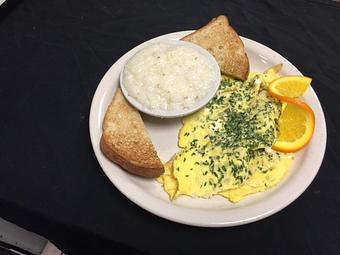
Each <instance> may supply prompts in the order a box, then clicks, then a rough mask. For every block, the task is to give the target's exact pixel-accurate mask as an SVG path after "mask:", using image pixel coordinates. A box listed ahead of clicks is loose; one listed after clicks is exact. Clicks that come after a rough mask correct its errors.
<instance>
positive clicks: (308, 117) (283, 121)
mask: <svg viewBox="0 0 340 255" xmlns="http://www.w3.org/2000/svg"><path fill="white" fill-rule="evenodd" d="M286 99H288V100H287V101H286V102H287V105H286V107H285V108H284V110H283V112H282V114H281V117H280V119H279V127H278V128H279V132H278V137H277V139H276V141H275V143H274V145H273V149H274V150H277V151H281V152H296V151H298V150H300V149H302V148H303V147H305V146H306V145H307V144H308V143H309V141H310V140H311V138H312V136H313V132H314V127H315V116H314V112H313V110H312V109H311V108H310V106H309V105H307V104H306V103H304V102H302V101H301V100H299V99H294V98H286Z"/></svg>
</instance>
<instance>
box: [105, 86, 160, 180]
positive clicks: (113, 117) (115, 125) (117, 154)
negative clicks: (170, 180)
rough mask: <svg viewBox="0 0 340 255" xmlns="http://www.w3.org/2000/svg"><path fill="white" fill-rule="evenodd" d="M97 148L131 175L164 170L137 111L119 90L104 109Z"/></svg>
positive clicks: (153, 176) (155, 172)
mask: <svg viewBox="0 0 340 255" xmlns="http://www.w3.org/2000/svg"><path fill="white" fill-rule="evenodd" d="M100 149H101V151H102V152H103V153H104V155H105V156H106V157H107V158H108V159H110V160H111V161H113V162H114V163H116V164H118V165H120V166H121V167H122V168H123V169H125V170H127V171H128V172H130V173H132V174H135V175H139V176H143V177H148V178H155V177H158V176H160V175H161V174H162V173H163V172H164V166H163V164H162V162H161V160H160V159H159V157H158V155H157V152H156V150H155V148H154V146H153V144H152V142H151V139H150V137H149V135H148V133H147V130H146V128H145V126H144V123H143V120H142V118H141V116H140V114H139V112H138V111H137V110H136V109H135V108H133V107H132V106H131V105H130V104H129V103H128V102H127V101H126V99H125V98H124V96H123V94H122V92H121V91H120V89H117V91H116V94H115V95H114V97H113V99H112V101H111V104H110V105H109V107H108V109H107V111H106V114H105V118H104V121H103V134H102V137H101V140H100Z"/></svg>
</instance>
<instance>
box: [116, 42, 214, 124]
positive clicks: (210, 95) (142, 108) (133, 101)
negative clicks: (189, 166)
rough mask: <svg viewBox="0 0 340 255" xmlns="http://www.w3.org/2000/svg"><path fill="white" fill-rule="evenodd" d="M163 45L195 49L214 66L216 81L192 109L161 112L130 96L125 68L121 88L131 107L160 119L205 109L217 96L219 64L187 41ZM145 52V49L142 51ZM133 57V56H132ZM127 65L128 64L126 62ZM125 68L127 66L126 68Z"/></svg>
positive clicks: (198, 47) (205, 52) (203, 50)
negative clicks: (126, 86) (125, 79)
mask: <svg viewBox="0 0 340 255" xmlns="http://www.w3.org/2000/svg"><path fill="white" fill-rule="evenodd" d="M161 43H166V44H170V45H174V46H186V47H190V48H192V49H194V50H195V51H196V52H199V53H200V54H201V55H202V56H204V57H205V58H206V59H207V60H208V61H209V62H210V63H211V65H212V67H213V72H214V80H213V81H212V82H211V83H212V85H211V89H210V90H209V91H208V92H207V94H206V95H205V96H203V97H201V98H200V99H199V100H197V101H196V103H195V104H194V105H193V106H192V107H190V108H184V109H180V110H169V111H167V110H160V109H149V108H147V107H145V106H144V105H143V104H141V103H140V102H139V101H138V100H136V99H135V98H134V97H132V96H130V95H129V93H128V91H127V90H126V88H125V86H124V82H123V80H124V79H123V77H124V68H123V70H122V71H121V73H120V87H121V90H122V92H123V94H124V96H125V98H126V99H127V100H128V101H129V103H130V104H131V105H133V106H134V107H135V108H137V109H138V110H139V111H141V112H144V113H146V114H148V115H151V116H155V117H160V118H176V117H182V116H185V115H188V114H191V113H193V112H195V111H197V110H199V109H201V108H202V107H204V106H205V105H206V104H207V103H208V102H209V101H210V99H212V98H213V97H214V95H215V94H216V92H217V90H218V87H219V85H220V82H221V71H220V67H219V65H218V63H217V62H216V60H215V58H214V57H213V56H212V55H211V54H210V53H209V52H208V51H207V50H205V49H203V48H202V47H200V46H198V45H196V44H193V43H189V42H185V41H178V40H164V41H161ZM141 50H143V49H141ZM132 57H133V56H132ZM126 63H127V62H126ZM124 67H125V66H124Z"/></svg>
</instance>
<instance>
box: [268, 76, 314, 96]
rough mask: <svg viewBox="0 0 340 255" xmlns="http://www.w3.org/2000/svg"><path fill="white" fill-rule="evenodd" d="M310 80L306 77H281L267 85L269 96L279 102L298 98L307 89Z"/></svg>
mask: <svg viewBox="0 0 340 255" xmlns="http://www.w3.org/2000/svg"><path fill="white" fill-rule="evenodd" d="M311 82H312V79H311V78H309V77H306V76H283V77H281V78H278V79H276V80H274V81H272V82H271V83H270V84H269V94H270V95H271V96H272V97H276V98H278V99H281V100H285V99H284V98H285V97H299V96H302V95H303V93H305V91H306V90H307V89H308V87H309V85H310V84H311Z"/></svg>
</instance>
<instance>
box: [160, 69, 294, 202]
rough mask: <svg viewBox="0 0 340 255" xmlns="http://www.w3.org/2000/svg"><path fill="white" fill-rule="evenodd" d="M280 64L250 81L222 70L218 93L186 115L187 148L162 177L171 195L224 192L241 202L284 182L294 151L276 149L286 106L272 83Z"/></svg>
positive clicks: (183, 142) (183, 136)
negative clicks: (270, 89)
mask: <svg viewBox="0 0 340 255" xmlns="http://www.w3.org/2000/svg"><path fill="white" fill-rule="evenodd" d="M278 69H279V68H277V67H274V68H272V69H269V70H268V71H266V72H265V73H263V74H262V73H251V74H250V75H249V79H248V80H247V81H245V82H242V81H238V80H234V79H232V78H230V77H226V76H222V79H221V84H220V87H219V90H218V91H217V93H216V95H215V97H214V98H213V99H212V100H211V101H210V102H209V103H208V104H207V105H206V106H205V107H204V108H203V109H201V110H200V111H198V112H196V113H194V114H192V115H189V116H187V117H184V118H183V127H182V128H181V130H180V132H179V141H178V145H179V147H180V148H181V151H179V152H178V153H177V154H176V155H175V156H174V157H173V158H172V159H171V160H169V161H168V162H167V163H166V164H165V172H164V174H163V175H162V176H161V177H160V178H159V181H160V182H161V183H162V184H163V188H164V190H165V191H166V192H167V193H168V195H169V198H170V199H171V200H173V199H175V198H177V197H178V196H181V195H187V196H191V197H201V198H210V197H212V196H214V195H220V196H223V197H225V198H227V199H229V200H230V201H231V202H238V201H240V200H241V199H243V198H244V197H245V196H247V195H249V194H253V193H256V192H263V191H265V190H267V189H269V188H270V187H273V186H275V185H276V184H278V183H279V182H280V181H281V180H282V179H283V177H284V176H285V174H286V173H287V171H288V169H289V167H290V166H291V164H292V161H293V155H292V154H287V153H281V152H276V151H274V150H272V149H271V146H272V145H273V143H274V141H275V138H276V137H277V132H278V121H279V118H280V115H281V112H282V109H283V108H284V105H282V103H281V102H280V101H278V100H276V99H274V98H272V97H271V96H270V95H269V94H268V92H267V88H268V84H269V83H270V82H271V81H272V80H274V79H276V78H278V77H279V76H278V74H277V71H278Z"/></svg>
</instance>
